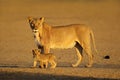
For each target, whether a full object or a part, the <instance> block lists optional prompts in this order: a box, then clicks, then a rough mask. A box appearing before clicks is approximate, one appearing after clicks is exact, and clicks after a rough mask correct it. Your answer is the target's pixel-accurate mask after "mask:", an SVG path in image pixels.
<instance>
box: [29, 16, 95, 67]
mask: <svg viewBox="0 0 120 80" xmlns="http://www.w3.org/2000/svg"><path fill="white" fill-rule="evenodd" d="M28 20H29V24H30V27H31V29H32V31H33V34H34V38H35V41H36V44H37V46H38V48H39V49H41V50H42V53H49V52H50V49H51V48H52V49H55V48H62V49H67V48H72V47H76V51H77V57H78V61H77V63H75V64H72V66H73V67H77V66H78V65H79V64H80V63H81V60H82V51H83V49H84V50H85V52H86V53H87V55H88V57H89V63H88V64H87V65H86V67H91V66H92V64H93V55H92V52H91V45H90V40H91V39H92V43H93V46H94V49H95V50H96V47H95V41H94V35H93V31H92V30H91V29H90V28H89V27H87V26H86V25H84V24H71V25H67V26H56V27H55V26H54V27H53V26H50V25H48V24H47V23H45V22H44V17H41V18H32V17H28ZM96 51H97V50H96Z"/></svg>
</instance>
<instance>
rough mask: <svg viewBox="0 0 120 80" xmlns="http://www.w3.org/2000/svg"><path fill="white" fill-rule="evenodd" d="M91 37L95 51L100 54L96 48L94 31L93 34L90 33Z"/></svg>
mask: <svg viewBox="0 0 120 80" xmlns="http://www.w3.org/2000/svg"><path fill="white" fill-rule="evenodd" d="M90 35H91V39H92V43H93V47H94V49H95V52H96V53H98V51H97V48H96V45H95V38H94V34H93V31H92V30H91V32H90Z"/></svg>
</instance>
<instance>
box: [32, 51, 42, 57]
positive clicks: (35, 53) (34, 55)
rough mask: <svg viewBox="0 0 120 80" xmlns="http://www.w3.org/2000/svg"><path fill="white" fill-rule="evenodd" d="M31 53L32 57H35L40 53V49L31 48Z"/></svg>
mask: <svg viewBox="0 0 120 80" xmlns="http://www.w3.org/2000/svg"><path fill="white" fill-rule="evenodd" d="M32 54H33V58H35V57H36V56H37V55H39V54H40V50H39V49H33V50H32Z"/></svg>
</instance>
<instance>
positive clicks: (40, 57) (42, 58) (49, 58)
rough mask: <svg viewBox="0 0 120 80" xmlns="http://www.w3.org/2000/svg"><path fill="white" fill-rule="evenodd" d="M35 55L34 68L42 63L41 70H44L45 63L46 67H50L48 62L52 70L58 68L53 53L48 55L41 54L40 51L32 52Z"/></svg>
mask: <svg viewBox="0 0 120 80" xmlns="http://www.w3.org/2000/svg"><path fill="white" fill-rule="evenodd" d="M32 53H33V59H34V63H33V67H36V65H37V62H40V66H41V68H44V66H43V63H45V67H46V68H47V67H48V62H49V63H50V64H51V68H55V67H56V65H57V64H56V62H55V59H56V57H55V56H54V55H53V53H48V54H41V53H40V51H39V50H38V49H34V50H32Z"/></svg>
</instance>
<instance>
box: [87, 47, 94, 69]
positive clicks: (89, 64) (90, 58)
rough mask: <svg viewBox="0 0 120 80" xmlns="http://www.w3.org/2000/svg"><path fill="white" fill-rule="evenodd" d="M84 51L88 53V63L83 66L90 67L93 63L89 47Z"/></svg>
mask: <svg viewBox="0 0 120 80" xmlns="http://www.w3.org/2000/svg"><path fill="white" fill-rule="evenodd" d="M85 52H86V54H87V55H88V60H89V62H88V64H87V65H86V66H85V67H91V66H92V64H93V55H92V52H91V48H90V47H87V48H85Z"/></svg>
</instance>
